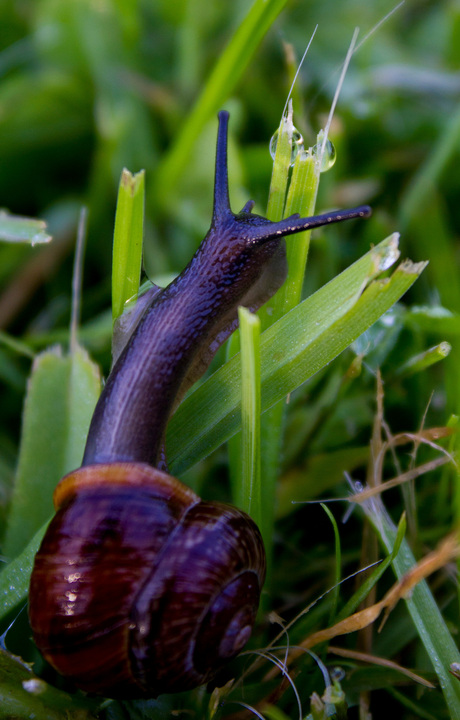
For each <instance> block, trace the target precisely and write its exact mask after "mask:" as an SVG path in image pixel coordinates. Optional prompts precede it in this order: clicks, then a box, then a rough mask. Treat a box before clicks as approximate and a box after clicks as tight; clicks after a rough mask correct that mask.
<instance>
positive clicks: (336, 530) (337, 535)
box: [321, 503, 342, 625]
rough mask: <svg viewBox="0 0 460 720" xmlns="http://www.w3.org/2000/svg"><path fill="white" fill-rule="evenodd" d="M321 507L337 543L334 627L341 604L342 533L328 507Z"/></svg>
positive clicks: (333, 598) (332, 606)
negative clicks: (338, 606) (338, 607)
mask: <svg viewBox="0 0 460 720" xmlns="http://www.w3.org/2000/svg"><path fill="white" fill-rule="evenodd" d="M321 507H322V508H323V510H324V512H325V513H326V515H327V516H328V518H329V520H330V521H331V525H332V529H333V531H334V543H335V568H334V570H335V571H334V586H333V588H332V590H331V593H330V601H331V610H330V614H329V624H330V625H332V624H333V622H334V619H335V616H336V613H337V605H338V602H339V592H340V578H341V568H342V551H341V547H340V533H339V528H338V526H337V522H336V519H335V517H334V516H333V514H332V513H331V511H330V510H329V508H328V506H327V505H325V504H324V503H321Z"/></svg>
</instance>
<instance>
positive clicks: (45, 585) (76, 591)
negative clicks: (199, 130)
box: [29, 112, 370, 698]
mask: <svg viewBox="0 0 460 720" xmlns="http://www.w3.org/2000/svg"><path fill="white" fill-rule="evenodd" d="M227 125H228V113H226V112H221V113H219V131H218V139H217V157H216V170H215V189H214V210H213V216H212V222H211V227H210V229H209V232H208V234H207V235H206V237H205V238H204V240H203V242H202V243H201V245H200V247H199V248H198V250H197V252H196V253H195V255H194V256H193V258H192V260H191V261H190V263H189V264H188V265H187V267H186V268H185V270H183V272H182V273H181V274H180V275H179V276H178V277H177V278H176V279H175V280H174V281H173V282H172V283H171V284H170V285H168V287H166V288H165V289H163V290H161V291H158V290H156V291H154V292H152V294H151V297H150V298H149V299H148V302H147V305H146V308H145V310H144V311H143V314H142V316H141V318H140V320H139V322H138V324H137V326H136V327H135V329H134V331H133V332H132V334H131V337H130V338H129V340H128V341H127V344H126V346H125V347H124V349H123V350H122V351H121V352H120V354H119V357H118V359H117V360H116V362H115V364H114V367H113V369H112V371H111V373H110V375H109V377H108V379H107V383H106V385H105V387H104V390H103V392H102V394H101V396H100V399H99V401H98V403H97V406H96V409H95V411H94V415H93V418H92V422H91V426H90V430H89V434H88V440H87V444H86V449H85V453H84V458H83V463H82V467H81V468H79V469H78V470H75V471H74V472H72V473H70V474H69V475H67V476H66V477H64V478H63V480H61V482H60V483H59V485H58V486H57V488H56V491H55V494H54V503H55V507H56V510H57V512H56V515H55V516H54V518H53V520H52V521H51V524H50V526H49V528H48V530H47V532H46V535H45V537H44V539H43V541H42V544H41V547H40V549H39V551H38V553H37V555H36V558H35V564H34V568H33V572H32V577H31V584H30V600H29V617H30V623H31V627H32V631H33V635H34V639H35V642H36V644H37V646H38V648H39V649H40V650H41V652H42V654H43V655H44V657H45V658H46V659H47V660H48V661H49V662H50V663H51V665H52V666H53V667H54V668H55V669H56V670H57V671H58V672H60V673H61V674H62V675H64V676H66V677H68V678H69V679H70V680H71V681H73V683H74V684H75V686H76V687H78V688H81V689H83V690H85V691H88V692H92V693H97V694H101V695H104V696H106V697H119V698H120V697H121V698H126V697H155V696H157V695H158V694H160V693H164V692H179V691H182V690H188V689H191V688H193V687H196V686H198V685H201V684H203V683H206V682H208V681H210V680H212V678H213V677H214V676H215V674H216V673H217V672H218V671H219V670H220V669H221V668H222V666H223V665H224V664H225V663H226V662H228V661H229V660H230V659H231V658H233V657H234V656H235V655H236V654H237V653H238V652H239V651H240V650H241V649H242V647H244V645H245V644H246V642H247V640H248V639H249V636H250V634H251V630H252V626H253V624H254V620H255V616H256V612H257V608H258V604H259V597H260V592H261V589H262V585H263V582H264V578H265V553H264V548H263V543H262V539H261V536H260V533H259V530H258V528H257V526H256V525H255V524H254V522H253V521H252V520H251V519H250V518H249V517H248V516H247V515H246V514H245V513H243V512H242V511H240V510H238V509H236V508H234V507H232V506H230V505H224V504H221V503H209V502H204V501H202V500H201V499H200V498H199V497H198V496H197V495H195V493H194V492H192V490H190V489H189V488H187V487H186V486H184V485H183V484H181V483H180V482H179V481H178V480H176V479H175V478H173V477H172V476H171V475H169V474H168V473H167V472H166V468H165V464H164V461H163V450H162V448H163V443H164V436H165V430H166V425H167V423H168V420H169V417H170V415H171V413H172V412H173V410H174V408H175V407H176V405H177V403H178V402H179V400H180V399H181V398H182V396H183V394H184V392H185V391H186V390H187V389H188V388H189V387H190V385H191V384H192V383H193V382H195V380H196V379H197V378H198V377H200V375H202V373H203V372H204V371H205V369H206V368H207V366H208V365H209V362H210V361H211V359H212V357H213V355H214V353H215V352H216V350H217V348H218V347H219V346H220V345H221V344H222V342H223V341H224V340H225V339H226V338H227V337H228V336H229V334H230V333H231V332H232V331H233V330H234V329H235V327H236V326H237V308H238V306H239V305H245V306H247V307H250V308H251V309H253V310H255V309H256V308H258V307H260V306H261V305H262V304H263V303H264V302H266V301H267V300H268V299H269V298H270V297H271V296H272V295H273V294H274V293H275V292H276V290H277V289H278V288H279V287H280V286H281V285H282V283H283V282H284V280H285V277H286V270H287V268H286V260H285V245H284V239H283V238H284V237H285V236H287V235H291V234H293V233H297V232H300V231H302V230H306V229H311V228H314V227H318V226H320V225H327V224H329V223H333V222H339V221H341V220H346V219H350V218H356V217H365V216H368V215H369V214H370V210H369V208H367V207H359V208H355V209H352V210H343V211H338V212H333V213H330V214H327V215H319V216H316V217H311V218H299V217H298V215H294V216H292V217H289V218H286V219H284V220H282V221H280V222H270V221H269V220H267V219H265V218H263V217H260V216H258V215H253V214H252V213H251V210H252V207H253V203H252V202H248V203H247V204H246V205H245V207H244V208H243V210H242V211H241V212H240V213H238V214H234V213H232V211H231V209H230V204H229V197H228V177H227Z"/></svg>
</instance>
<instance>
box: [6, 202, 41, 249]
mask: <svg viewBox="0 0 460 720" xmlns="http://www.w3.org/2000/svg"><path fill="white" fill-rule="evenodd" d="M45 230H46V222H44V220H35V219H33V218H27V217H20V216H19V215H10V214H9V213H7V212H5V211H4V210H0V240H5V241H6V242H16V243H29V244H30V245H32V247H33V246H34V245H39V244H41V243H48V242H49V241H50V240H51V235H48V233H46V232H45Z"/></svg>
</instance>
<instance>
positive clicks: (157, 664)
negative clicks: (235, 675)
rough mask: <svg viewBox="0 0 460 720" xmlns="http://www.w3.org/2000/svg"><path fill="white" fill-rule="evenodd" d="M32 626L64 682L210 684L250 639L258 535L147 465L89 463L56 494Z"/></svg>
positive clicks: (86, 685)
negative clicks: (64, 679) (54, 510)
mask: <svg viewBox="0 0 460 720" xmlns="http://www.w3.org/2000/svg"><path fill="white" fill-rule="evenodd" d="M55 503H56V505H57V506H58V508H59V509H58V512H57V514H56V515H55V517H54V519H53V520H52V522H51V525H50V527H49V529H48V532H47V534H46V536H45V538H44V540H43V542H42V545H41V547H40V550H39V552H38V553H37V556H36V561H35V566H34V570H33V574H32V579H31V595H30V597H31V602H30V611H29V614H30V621H31V627H32V630H33V633H34V638H35V641H36V643H37V645H38V646H39V647H40V648H41V650H42V652H43V655H44V656H45V657H46V659H47V660H48V661H49V662H50V663H51V665H53V666H54V667H55V668H56V670H58V671H59V672H60V673H61V674H62V675H64V676H67V677H69V678H70V679H72V680H73V681H74V682H75V684H76V685H77V686H78V687H80V688H82V689H84V690H86V691H89V692H93V693H101V694H104V695H106V696H109V697H147V696H148V697H155V696H156V695H158V694H160V693H164V692H179V691H182V690H188V689H191V688H193V687H196V686H197V685H201V684H203V683H206V682H208V681H209V680H211V679H212V678H213V676H214V675H215V674H216V672H218V671H219V670H220V668H221V667H222V666H223V665H224V664H225V663H226V662H227V661H228V660H230V659H231V658H232V657H234V656H235V655H236V654H237V653H238V652H239V651H240V650H241V649H242V647H243V646H244V645H245V644H246V642H247V640H248V639H249V636H250V634H251V630H252V626H253V623H254V620H255V616H256V612H257V608H258V604H259V597H260V591H261V587H262V585H263V582H264V578H265V554H264V549H263V544H262V539H261V537H260V533H259V530H258V529H257V526H256V525H255V524H254V523H253V521H252V520H251V519H250V518H249V517H248V516H247V515H246V514H245V513H243V512H241V511H239V510H237V509H236V508H233V507H231V506H228V505H224V504H221V503H212V504H211V503H207V502H203V501H202V500H200V498H199V497H198V496H197V495H196V494H195V493H194V492H193V491H192V490H190V489H189V488H187V487H185V486H184V485H182V484H181V483H180V482H179V481H178V480H176V479H175V478H173V477H171V476H170V475H168V474H166V473H164V472H162V471H160V470H158V469H155V468H152V467H151V466H149V465H147V464H143V463H110V464H107V465H103V464H100V465H91V466H86V467H83V468H80V469H79V470H77V471H75V472H74V473H71V474H70V475H68V476H66V477H65V478H64V479H63V480H62V481H61V483H60V484H59V485H58V487H57V488H56V492H55Z"/></svg>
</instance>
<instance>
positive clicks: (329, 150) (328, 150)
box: [311, 130, 337, 173]
mask: <svg viewBox="0 0 460 720" xmlns="http://www.w3.org/2000/svg"><path fill="white" fill-rule="evenodd" d="M323 138H324V133H323V131H322V130H320V132H319V133H318V142H317V144H316V145H313V147H312V149H311V153H312V155H313V157H314V158H316V159H317V160H320V159H321V165H320V168H319V171H320V173H324V172H327V171H328V170H330V169H331V167H332V166H333V165H334V164H335V161H336V158H337V153H336V150H335V147H334V143H333V142H331V140H329V138H328V139H327V140H326V144H325V145H324V152H323V154H322V156H321V151H322V147H323Z"/></svg>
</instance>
